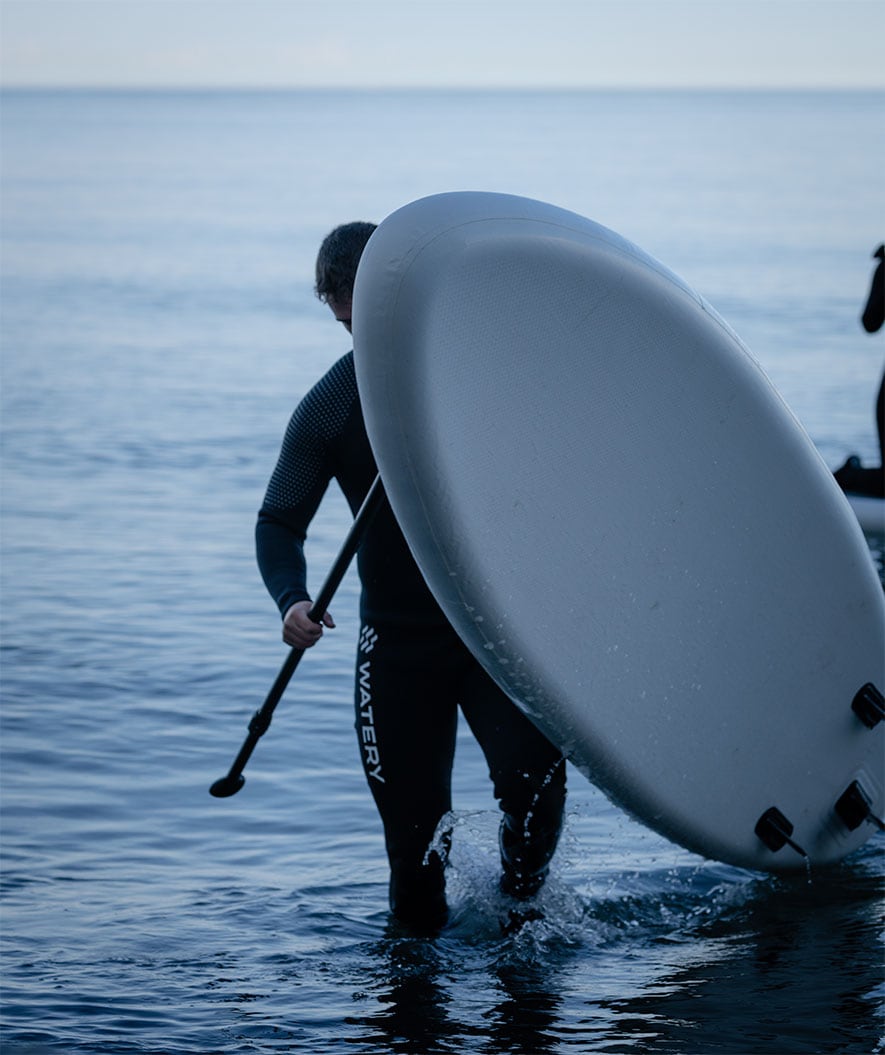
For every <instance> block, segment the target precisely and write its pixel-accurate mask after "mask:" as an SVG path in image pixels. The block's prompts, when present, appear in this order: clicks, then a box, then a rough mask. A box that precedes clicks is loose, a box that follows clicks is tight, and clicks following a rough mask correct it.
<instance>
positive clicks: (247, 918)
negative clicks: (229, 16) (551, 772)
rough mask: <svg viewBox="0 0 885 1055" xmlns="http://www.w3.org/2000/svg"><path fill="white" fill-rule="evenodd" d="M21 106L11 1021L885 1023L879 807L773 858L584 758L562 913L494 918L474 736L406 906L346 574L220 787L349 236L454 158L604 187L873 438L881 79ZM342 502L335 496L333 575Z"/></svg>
mask: <svg viewBox="0 0 885 1055" xmlns="http://www.w3.org/2000/svg"><path fill="white" fill-rule="evenodd" d="M0 117H2V238H3V244H2V357H3V373H2V401H3V402H2V442H3V446H2V456H3V467H2V468H3V474H2V517H3V519H2V645H3V656H2V693H3V703H2V881H3V903H2V940H3V948H2V976H3V992H2V1034H0V1035H2V1040H3V1050H4V1051H9V1052H10V1053H12V1052H15V1053H16V1055H24V1053H42V1052H65V1053H90V1055H99V1053H120V1055H124V1053H125V1055H138V1053H148V1052H150V1053H156V1055H184V1053H188V1055H190V1053H201V1055H215V1053H225V1055H227V1053H231V1055H234V1053H236V1055H240V1053H243V1055H245V1053H262V1055H263V1053H271V1052H294V1051H297V1052H309V1053H316V1055H323V1053H339V1052H352V1053H386V1052H408V1053H416V1055H425V1053H432V1052H459V1053H492V1052H500V1053H525V1055H544V1053H554V1052H557V1053H558V1052H609V1053H614V1052H623V1053H634V1052H637V1053H638V1052H649V1053H655V1055H657V1053H673V1055H675V1053H680V1055H707V1053H718V1052H730V1053H735V1055H738V1053H740V1055H747V1053H774V1052H778V1053H790V1052H802V1053H823V1052H827V1053H858V1055H864V1053H869V1052H873V1051H880V1052H881V1051H883V1050H885V1045H883V1041H882V1035H883V1014H882V1007H883V995H885V991H883V985H882V982H883V969H882V968H883V948H882V944H881V932H882V923H883V915H885V914H883V907H882V900H881V892H882V877H883V873H885V839H883V837H882V836H878V837H876V838H875V839H873V840H871V841H870V842H869V843H868V844H867V845H866V846H865V847H864V848H863V849H862V850H861V851H859V852H858V853H857V854H856V855H854V856H853V857H852V858H851V859H849V860H847V861H846V862H844V863H843V864H842V865H841V866H840V867H839V868H838V869H836V870H834V871H833V872H831V873H828V874H820V875H813V876H812V881H811V882H810V883H807V882H806V881H805V880H804V879H803V880H802V881H796V882H784V881H780V880H775V879H772V878H769V877H765V876H759V875H755V874H751V873H747V872H742V871H740V870H738V869H734V868H730V867H726V866H723V865H718V864H714V863H711V862H705V861H703V860H702V859H700V858H696V857H693V856H692V855H690V854H688V853H687V852H685V851H683V850H681V849H680V848H678V847H676V846H673V845H671V844H669V843H667V842H665V841H663V840H662V839H661V838H660V837H658V836H656V835H654V834H653V833H651V832H649V831H647V830H646V829H644V828H642V827H640V826H639V825H637V824H636V823H634V822H633V821H631V820H629V819H628V818H626V817H625V816H624V815H623V814H621V813H620V812H618V811H617V810H616V809H614V808H613V807H612V806H610V805H609V804H608V802H607V800H606V799H605V798H604V797H603V796H602V795H601V794H600V793H599V792H597V791H596V790H595V789H594V788H593V787H591V786H590V785H589V784H588V783H587V782H586V781H585V780H584V779H583V777H581V776H580V774H578V773H577V772H576V771H574V770H573V771H572V772H571V774H570V781H571V786H570V799H569V818H568V827H567V831H566V834H565V837H564V841H563V846H562V848H561V850H560V852H559V854H558V856H557V859H556V862H555V868H554V874H553V877H552V880H551V882H550V884H549V886H548V888H547V890H546V891H545V893H544V895H543V898H544V904H545V909H546V919H545V920H544V921H542V922H539V923H534V924H530V925H529V926H527V927H526V928H525V929H524V930H523V931H522V932H521V933H520V934H519V935H517V936H516V937H512V938H503V937H502V936H501V934H500V931H499V928H498V909H499V905H498V902H497V898H496V894H495V882H496V878H497V875H496V838H495V829H496V821H497V816H496V812H495V807H494V802H493V800H492V798H491V793H490V789H489V783H488V780H487V778H486V775H485V771H484V763H483V761H482V758H481V755H480V754H479V751H478V749H477V748H476V746H475V744H474V743H473V741H472V740H471V739H470V737H469V736H468V735H467V734H466V733H465V734H464V735H463V737H462V738H461V740H460V742H459V755H458V760H457V763H456V780H455V794H456V804H457V814H456V826H455V846H454V854H453V861H452V867H451V880H450V887H451V894H452V902H453V907H454V920H453V923H452V924H451V926H450V927H449V928H448V929H447V930H446V931H445V932H444V934H443V935H442V936H441V937H440V938H438V939H437V940H435V941H419V940H410V939H405V938H402V937H400V936H397V935H395V934H391V933H389V932H388V930H387V917H386V863H385V860H384V852H383V846H382V839H381V832H380V827H379V824H378V821H377V819H376V816H375V812H374V807H373V806H372V804H371V802H370V800H369V796H368V793H367V791H366V789H365V788H364V785H363V776H362V773H361V771H360V768H359V764H358V758H357V750H356V742H355V738H354V735H353V732H352V727H351V724H352V714H351V702H350V693H351V687H350V682H351V668H352V656H353V649H354V638H355V631H356V615H355V603H356V585H355V581H354V578H353V576H352V575H351V576H350V577H348V579H347V580H346V582H345V585H344V586H343V588H342V590H341V592H340V594H339V596H338V598H337V600H336V603H335V604H334V606H333V611H334V613H335V615H336V619H337V621H338V623H339V629H338V630H337V631H335V632H334V633H332V634H328V635H327V636H326V638H325V639H324V642H323V645H322V646H321V648H318V649H317V650H315V651H314V652H312V653H311V654H309V656H308V657H306V658H305V661H304V663H303V664H302V665H301V667H300V668H299V670H298V672H297V674H296V676H295V679H294V680H293V683H292V685H291V686H290V688H289V691H288V693H287V695H286V697H285V699H284V700H283V702H282V704H281V705H280V707H279V709H278V711H277V715H276V718H275V721H274V725H273V727H272V729H271V730H270V732H269V733H268V734H267V736H266V737H265V738H264V739H263V740H262V741H261V743H260V744H259V746H258V748H257V750H256V752H255V755H254V756H253V758H252V761H251V762H250V764H249V767H248V769H247V776H248V783H247V786H246V788H245V789H244V790H243V791H242V792H241V794H239V795H238V796H236V797H235V798H232V799H228V800H221V801H220V800H216V799H213V798H211V797H210V796H209V794H208V787H209V785H210V784H211V783H212V781H213V780H215V779H216V778H217V777H219V776H222V775H223V774H224V773H225V772H226V771H227V768H228V766H229V765H230V763H231V761H232V759H233V757H234V755H235V754H236V751H237V749H238V748H239V745H240V743H241V742H242V739H243V737H244V735H245V732H246V723H247V722H248V719H249V717H250V716H251V714H252V712H253V711H254V709H255V708H256V707H257V706H258V705H259V704H260V703H261V701H262V700H263V698H264V695H265V693H266V692H267V689H268V688H269V686H270V683H271V681H272V680H273V677H274V675H275V674H276V671H277V669H278V667H279V665H280V663H281V662H282V659H283V658H284V655H285V652H284V650H283V647H282V645H281V643H280V642H279V625H278V619H277V616H276V613H275V609H274V608H273V606H272V604H271V602H270V600H269V598H268V597H267V596H266V594H265V592H264V588H263V586H262V584H261V582H260V579H259V577H258V573H257V570H256V568H255V563H254V558H253V550H252V531H253V523H254V517H255V513H256V511H257V508H258V505H259V503H260V501H261V498H262V495H263V491H264V486H265V483H266V481H267V477H268V475H269V474H270V472H271V470H272V468H273V464H274V461H275V458H276V454H277V450H278V447H279V443H280V439H281V437H282V433H283V430H284V428H285V425H286V422H287V420H288V416H289V414H290V412H291V410H292V408H293V407H294V405H295V403H296V402H297V400H298V399H299V397H300V396H301V395H302V394H303V393H304V392H305V390H306V389H307V388H308V387H309V386H310V384H311V383H312V382H313V381H314V380H315V379H316V377H317V376H318V375H319V374H320V373H321V372H322V371H323V370H325V368H326V367H327V366H328V365H330V364H331V363H332V362H333V361H334V360H335V359H336V358H337V357H338V356H339V355H341V354H342V353H343V352H345V351H346V350H347V349H348V347H349V345H348V344H347V343H346V334H345V333H344V331H343V330H342V329H341V327H337V326H335V325H334V323H333V322H332V321H331V317H330V316H329V315H328V312H327V309H325V308H324V307H323V306H322V305H320V304H319V303H318V302H317V301H316V300H315V298H314V297H313V296H312V293H311V279H312V267H313V259H314V255H315V252H316V248H317V245H318V243H319V241H320V239H321V238H322V236H323V235H324V234H325V233H326V232H327V231H328V230H329V229H330V228H331V227H333V226H335V225H336V224H337V223H339V222H343V221H346V220H351V219H374V220H378V219H381V218H383V217H384V216H385V215H387V214H388V213H389V212H391V211H393V210H394V209H395V208H397V207H398V206H400V205H402V204H404V203H406V202H407V201H410V200H412V199H414V198H417V197H421V196H423V195H426V194H430V193H435V192H439V191H447V190H456V189H483V190H494V191H505V192H511V193H516V194H523V195H527V196H530V197H536V198H541V199H545V200H548V201H551V202H553V203H555V204H557V205H561V206H564V207H566V208H570V209H573V210H575V211H577V212H579V213H583V214H585V215H587V216H590V217H592V218H593V219H595V220H597V221H599V222H601V223H603V224H606V225H607V226H609V227H612V228H614V229H615V230H617V231H619V232H620V233H621V234H623V235H625V236H627V237H628V238H630V239H632V240H633V241H635V242H637V243H638V244H639V245H641V246H642V247H643V248H644V249H646V250H648V251H649V252H650V253H652V254H653V255H655V256H657V257H658V258H659V259H661V260H662V261H663V262H664V263H666V264H667V265H668V266H670V267H671V268H672V269H673V270H675V271H676V272H678V273H679V274H681V275H682V276H683V277H684V278H685V279H686V280H687V281H688V282H689V283H690V284H691V285H693V286H694V287H695V288H696V289H697V290H698V291H699V292H700V293H701V294H702V295H704V296H705V297H706V298H707V299H708V300H709V301H710V302H711V303H712V304H713V305H714V306H715V307H716V308H717V309H718V310H719V311H720V313H721V314H723V315H724V316H725V318H726V319H727V320H728V321H729V322H730V323H731V325H732V326H733V327H734V328H735V329H736V330H737V332H738V333H739V334H740V335H741V336H742V337H743V339H744V340H745V341H746V342H747V344H748V345H749V347H750V348H751V350H752V351H753V352H754V354H755V355H756V356H757V358H758V359H759V360H760V362H761V363H762V365H763V367H764V368H765V369H766V370H767V371H768V373H769V375H770V376H771V378H772V379H773V381H774V382H775V384H776V385H777V387H778V388H779V389H780V391H781V393H782V394H783V396H784V398H785V399H786V401H787V403H788V404H789V405H790V406H791V408H792V409H793V411H794V412H795V414H796V415H797V417H798V418H799V419H800V421H802V423H803V424H804V425H805V427H806V428H807V430H808V432H809V434H810V435H811V437H812V439H813V440H814V442H815V443H816V444H817V446H818V447H819V449H820V451H821V453H822V454H823V456H824V458H825V459H826V460H827V462H828V463H829V464H830V465H831V466H835V465H837V464H839V463H840V462H841V461H842V460H843V459H844V458H845V456H846V455H847V454H848V453H850V452H852V451H854V452H857V453H859V454H860V455H861V456H863V457H864V458H866V459H871V458H872V457H873V455H874V452H875V449H876V444H875V431H874V422H873V403H874V399H875V392H876V388H877V385H878V380H879V376H880V373H881V370H882V365H883V358H885V339H883V338H882V335H881V334H879V335H877V336H875V337H870V336H869V335H867V334H865V333H864V332H863V331H862V330H861V327H860V325H859V323H858V316H859V312H860V310H861V307H862V305H863V301H864V299H865V296H866V292H867V289H868V283H869V278H870V275H871V273H872V261H871V259H870V255H871V253H872V251H873V249H874V248H875V246H876V245H877V244H878V243H879V242H880V241H882V240H883V238H885V210H883V198H882V173H883V172H885V137H883V136H882V135H881V128H882V126H883V125H882V122H883V117H885V97H883V96H882V95H881V94H878V95H876V94H852V93H848V94H845V93H843V94H777V95H768V94H752V93H751V94H679V93H675V94H664V95H654V94H642V93H633V94H629V93H627V94H618V93H609V94H606V93H597V94H592V93H591V94H557V93H547V94H545V93H535V94H516V93H512V94H507V93H501V94H495V93H489V94H470V93H411V94H408V93H406V94H386V93H368V94H358V93H346V92H344V93H334V92H330V93H306V92H302V93H292V94H286V93H279V94H262V93H238V94H233V93H232V94H223V93H219V94H212V93H208V94H200V93H183V94H177V93H165V94H164V93H159V94H138V93H120V94H90V93H72V94H64V93H11V94H6V95H5V96H3V99H2V113H0ZM346 527H347V512H346V507H345V506H344V503H343V501H342V500H341V499H340V498H339V497H338V496H337V494H331V493H330V495H329V498H328V499H327V502H326V504H325V506H324V508H323V511H322V514H321V516H320V518H319V519H318V521H317V522H316V524H315V527H314V531H313V535H312V538H311V540H310V555H311V556H310V559H311V562H312V568H313V571H314V577H313V578H314V583H315V585H316V581H317V580H318V579H320V578H322V576H323V574H324V573H325V571H326V569H327V568H328V566H329V563H330V562H331V560H332V558H333V556H334V554H335V553H336V552H337V549H338V546H339V544H340V542H341V540H342V539H343V536H344V533H345V531H346ZM871 556H872V559H873V560H874V561H875V562H876V563H877V566H878V567H879V568H880V572H881V566H882V553H881V543H876V542H874V541H873V540H871Z"/></svg>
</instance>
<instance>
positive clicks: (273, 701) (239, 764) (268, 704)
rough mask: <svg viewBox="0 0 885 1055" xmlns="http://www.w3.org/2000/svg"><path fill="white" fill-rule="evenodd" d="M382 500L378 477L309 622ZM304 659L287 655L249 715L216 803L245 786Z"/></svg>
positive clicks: (215, 790) (298, 653)
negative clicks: (259, 747) (251, 765)
mask: <svg viewBox="0 0 885 1055" xmlns="http://www.w3.org/2000/svg"><path fill="white" fill-rule="evenodd" d="M383 498H384V488H383V486H382V484H381V477H380V476H376V477H375V482H374V483H373V484H372V486H371V487H370V488H369V493H368V494H367V495H366V498H365V501H364V502H363V504H362V505H361V506H360V509H359V512H358V513H357V515H356V516H355V517H354V520H353V524H351V526H350V531H348V533H347V538H346V539H345V540H344V545H343V546H342V547H341V552H340V553H339V554H338V556H337V557H336V558H335V563H334V564H333V565H332V568H331V570H330V571H329V574H328V575H327V576H326V581H325V582H324V583H323V585H322V587H321V589H320V592H319V593H318V594H317V598H316V600H315V601H314V603H313V605H312V606H311V608H310V611H309V612H308V613H307V615H308V618H310V619H312V620H313V621H314V622H315V623H319V622H320V620H321V619H322V618H323V615H324V614H325V612H326V609H327V608H328V607H329V602H330V601H331V600H332V597H333V596H334V594H335V591H336V590H337V589H338V587H339V586H340V585H341V580H342V579H343V578H344V573H345V572H346V571H347V568H348V566H349V565H350V562H351V561H352V560H353V557H354V554H355V553H356V551H357V549H358V548H359V545H360V542H362V539H363V536H364V535H365V533H366V528H367V527H368V526H369V522H370V521H371V519H372V517H373V516H374V515H375V513H376V512H377V511H378V507H379V506H380V505H381V501H382V499H383ZM303 655H304V649H303V648H293V649H291V651H290V652H289V655H288V656H287V657H286V661H285V663H283V665H282V667H281V668H280V672H279V674H277V677H276V681H275V682H274V683H273V685H272V686H271V690H270V692H269V693H268V694H267V699H266V700H265V701H264V703H263V704H262V705H261V707H260V708H259V709H258V710H257V711H256V712H255V714H253V715H252V720H251V721H250V722H249V735H248V736H247V737H246V739H245V740H244V741H243V746H242V747H241V748H240V753H239V754H238V755H237V757H236V758H235V759H234V763H233V765H232V766H231V767H230V771H229V772H228V774H227V776H224V777H221V778H220V779H219V780H216V781H215V783H214V784H213V785H212V787H211V788H209V793H210V795H214V796H215V797H216V798H218V799H224V798H228V797H229V796H230V795H236V793H237V792H238V791H239V790H240V788H241V787H242V786H243V785H244V784H245V783H246V778H245V777H244V776H243V769H244V768H245V766H246V763H247V762H248V761H249V758H250V756H251V754H252V752H253V751H254V749H255V745H256V744H257V743H258V741H259V740H260V739H261V737H262V736H264V734H265V733H266V732H267V730H268V727H269V726H270V721H271V718H272V717H273V712H274V708H275V707H276V705H277V704H278V703H279V702H280V698H281V697H282V695H283V693H284V692H285V691H286V686H287V685H288V684H289V679H290V678H291V677H292V675H293V674H294V673H295V668H296V667H297V666H298V663H299V661H300V660H301V657H302V656H303Z"/></svg>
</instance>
